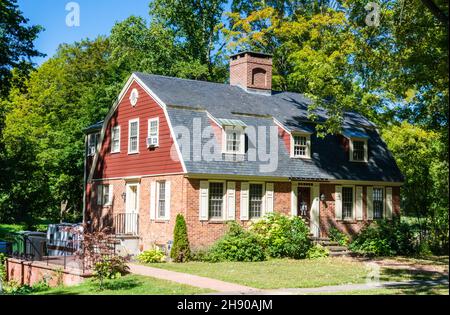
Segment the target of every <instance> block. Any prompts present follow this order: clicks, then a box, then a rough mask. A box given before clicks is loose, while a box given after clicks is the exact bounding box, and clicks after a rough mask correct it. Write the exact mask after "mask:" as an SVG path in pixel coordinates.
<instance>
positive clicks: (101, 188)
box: [97, 185, 113, 206]
mask: <svg viewBox="0 0 450 315" xmlns="http://www.w3.org/2000/svg"><path fill="white" fill-rule="evenodd" d="M112 188H113V186H112V185H98V186H97V205H99V206H109V205H111V204H112V195H113V190H112Z"/></svg>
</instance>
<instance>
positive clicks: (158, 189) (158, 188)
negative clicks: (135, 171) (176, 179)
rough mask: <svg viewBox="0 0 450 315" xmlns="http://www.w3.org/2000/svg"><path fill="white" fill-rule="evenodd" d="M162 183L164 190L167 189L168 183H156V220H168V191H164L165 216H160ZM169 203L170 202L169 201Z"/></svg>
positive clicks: (162, 181) (160, 181)
mask: <svg viewBox="0 0 450 315" xmlns="http://www.w3.org/2000/svg"><path fill="white" fill-rule="evenodd" d="M161 183H164V185H165V186H164V189H167V181H166V180H158V181H156V196H155V197H156V198H155V199H156V206H155V209H156V219H157V220H166V219H167V200H166V196H167V193H166V191H165V190H164V215H163V216H161V215H160V214H159V201H160V197H161V193H160V187H161V186H160V184H161ZM169 202H170V200H169Z"/></svg>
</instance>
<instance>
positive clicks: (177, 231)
mask: <svg viewBox="0 0 450 315" xmlns="http://www.w3.org/2000/svg"><path fill="white" fill-rule="evenodd" d="M190 255H191V250H190V247H189V239H188V235H187V227H186V221H185V220H184V217H183V215H182V214H178V215H177V219H176V222H175V228H174V231H173V245H172V249H171V250H170V257H171V258H172V260H173V261H175V262H185V261H187V260H188V259H189V256H190Z"/></svg>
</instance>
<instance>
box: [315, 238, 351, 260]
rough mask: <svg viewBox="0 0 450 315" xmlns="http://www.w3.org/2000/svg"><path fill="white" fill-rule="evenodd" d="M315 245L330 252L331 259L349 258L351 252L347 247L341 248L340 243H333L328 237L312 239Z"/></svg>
mask: <svg viewBox="0 0 450 315" xmlns="http://www.w3.org/2000/svg"><path fill="white" fill-rule="evenodd" d="M310 240H311V241H312V242H313V244H319V245H321V246H323V247H325V248H326V249H328V251H329V255H330V256H331V257H337V256H349V255H350V254H351V252H350V251H349V250H348V248H347V247H346V246H341V245H340V244H339V243H338V242H335V241H332V240H331V239H330V238H328V237H310Z"/></svg>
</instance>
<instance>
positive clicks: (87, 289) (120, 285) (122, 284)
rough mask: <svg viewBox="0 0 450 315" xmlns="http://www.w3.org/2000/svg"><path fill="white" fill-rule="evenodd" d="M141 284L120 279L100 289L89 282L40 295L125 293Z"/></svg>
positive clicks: (107, 283) (97, 285)
mask: <svg viewBox="0 0 450 315" xmlns="http://www.w3.org/2000/svg"><path fill="white" fill-rule="evenodd" d="M141 285H142V283H141V282H140V281H139V280H137V279H133V278H121V279H116V280H108V281H106V282H105V283H104V284H103V289H100V287H99V283H98V282H96V281H94V280H89V281H87V282H86V283H84V284H82V285H80V286H78V287H60V288H53V289H51V290H50V291H47V292H42V293H40V294H46V295H87V294H107V293H108V291H127V290H132V289H134V288H137V287H139V286H141Z"/></svg>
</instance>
